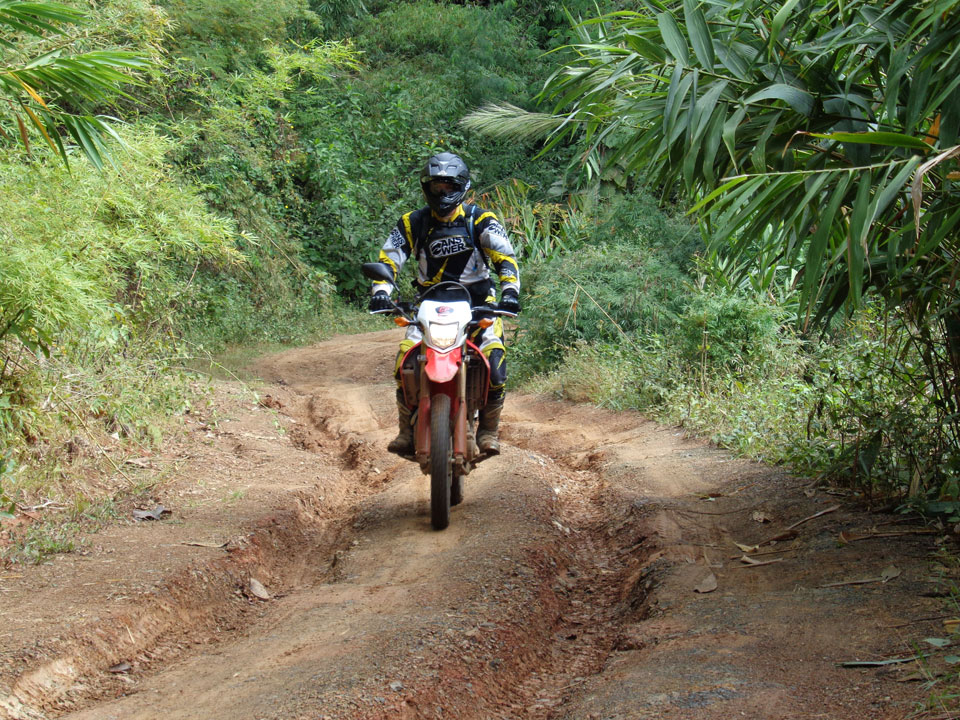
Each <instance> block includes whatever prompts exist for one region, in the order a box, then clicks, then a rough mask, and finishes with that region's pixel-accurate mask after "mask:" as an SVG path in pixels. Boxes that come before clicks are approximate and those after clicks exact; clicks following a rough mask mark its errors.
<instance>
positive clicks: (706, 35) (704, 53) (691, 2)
mask: <svg viewBox="0 0 960 720" xmlns="http://www.w3.org/2000/svg"><path fill="white" fill-rule="evenodd" d="M683 17H684V21H685V22H686V26H687V32H688V33H689V34H690V42H691V44H692V45H693V52H694V54H696V56H697V60H699V61H700V64H701V65H702V66H703V67H704V68H705V69H706V70H709V71H710V72H713V65H714V53H713V39H712V38H711V37H710V30H709V28H708V27H707V20H706V18H704V16H703V11H702V10H701V9H700V8H699V7H697V6H696V4H695V0H683Z"/></svg>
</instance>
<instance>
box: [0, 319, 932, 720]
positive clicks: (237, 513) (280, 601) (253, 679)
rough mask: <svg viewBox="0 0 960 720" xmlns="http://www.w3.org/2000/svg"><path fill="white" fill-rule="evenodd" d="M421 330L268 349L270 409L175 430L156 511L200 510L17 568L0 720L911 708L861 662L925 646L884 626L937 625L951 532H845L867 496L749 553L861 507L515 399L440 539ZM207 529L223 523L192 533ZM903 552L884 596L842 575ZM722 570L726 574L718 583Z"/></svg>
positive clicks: (866, 519)
mask: <svg viewBox="0 0 960 720" xmlns="http://www.w3.org/2000/svg"><path fill="white" fill-rule="evenodd" d="M396 341H397V333H396V332H395V331H388V332H384V333H374V334H370V335H364V336H357V337H352V338H341V339H337V340H334V341H331V342H328V343H323V344H321V345H318V346H316V347H313V348H306V349H301V350H297V351H290V352H286V353H282V354H280V355H277V356H273V357H270V358H266V359H264V360H263V361H262V362H261V363H260V365H259V368H258V370H259V372H260V374H261V376H262V377H263V378H264V380H265V382H266V383H267V385H266V386H265V387H264V388H263V389H262V390H261V399H260V402H259V404H254V405H253V406H251V405H250V404H249V402H247V401H246V400H244V401H234V402H233V403H232V404H230V403H227V404H226V405H225V407H224V408H223V409H222V411H221V414H222V415H224V419H222V420H221V421H220V422H218V423H211V422H209V421H207V420H205V419H202V418H201V419H199V420H197V421H196V428H195V438H194V439H193V440H192V441H191V442H192V444H189V443H188V445H187V446H186V447H185V448H183V447H181V448H178V449H174V448H171V450H170V452H171V453H173V452H174V451H177V452H180V453H181V455H182V456H183V457H184V458H187V459H185V460H184V461H183V463H184V472H183V473H182V474H181V475H180V476H179V477H178V478H176V479H175V480H174V481H172V482H171V483H170V484H168V485H166V486H164V487H163V488H162V489H161V490H160V491H159V494H158V497H157V500H162V501H164V503H165V504H166V505H167V506H169V507H173V508H175V509H176V521H175V522H162V523H156V524H153V525H151V526H149V527H146V526H144V525H142V524H140V525H134V524H131V525H128V526H123V527H117V528H114V529H113V530H111V531H108V532H105V533H103V535H104V537H102V538H100V544H98V545H97V546H96V547H95V549H94V551H93V552H91V553H89V555H88V556H81V557H68V558H62V559H58V561H57V562H55V563H54V564H53V566H52V567H46V568H44V567H41V568H39V569H37V570H36V571H34V572H32V573H26V577H25V578H24V579H23V580H22V582H21V584H20V585H19V586H17V585H14V586H10V587H8V586H7V585H0V590H2V591H3V592H2V593H0V617H4V616H8V615H9V616H12V615H13V614H15V613H16V612H17V610H18V608H19V609H21V610H24V611H25V610H26V609H27V608H28V605H27V603H28V602H30V601H33V602H34V603H35V606H29V612H22V616H23V617H22V621H23V623H24V625H23V627H20V628H15V630H14V631H13V632H12V633H10V635H11V637H12V640H13V643H12V644H11V646H10V647H9V648H7V649H5V650H4V651H3V652H2V653H0V718H10V719H13V718H16V719H17V720H22V719H24V718H29V719H30V720H36V719H38V718H53V717H62V716H66V717H71V718H76V719H78V720H79V719H87V718H89V719H94V718H95V719H96V720H108V719H109V718H124V720H126V719H128V718H131V719H137V718H156V717H161V716H162V717H165V718H171V719H173V720H176V719H177V718H184V719H187V718H191V719H197V720H204V719H206V718H221V717H231V718H235V719H236V720H243V719H246V718H251V719H256V720H260V719H263V718H272V719H273V718H275V719H277V720H280V719H284V720H287V719H300V718H304V719H306V718H310V719H311V720H319V719H320V718H451V717H455V718H477V719H480V718H484V719H486V718H577V719H578V720H579V719H581V718H584V719H585V718H673V717H675V718H685V719H686V718H690V719H696V718H728V717H731V716H739V717H754V718H788V717H817V716H820V717H831V718H845V717H850V718H859V717H871V718H872V717H878V718H880V717H890V718H894V717H904V716H905V714H906V713H907V712H908V711H909V710H910V709H911V708H912V704H911V703H912V702H913V701H914V700H915V699H916V698H915V695H916V693H915V690H914V686H911V685H909V684H905V683H898V682H895V679H897V677H898V675H897V673H898V672H899V670H898V669H896V668H893V669H882V670H881V671H876V670H874V671H853V672H850V671H844V672H843V673H838V672H837V671H836V661H838V660H843V659H849V658H850V656H852V655H864V656H869V657H882V656H883V655H884V654H885V653H886V654H889V653H896V652H901V651H903V649H904V648H905V647H909V646H910V645H909V643H910V639H909V638H908V637H905V636H904V635H900V634H891V633H889V632H884V630H883V628H882V626H884V625H896V624H898V623H899V622H902V621H904V620H910V619H911V618H914V617H918V616H921V615H923V614H924V613H925V614H926V615H930V616H936V613H937V611H938V610H939V609H940V601H939V600H938V598H937V597H936V596H937V594H938V592H939V590H940V586H938V585H931V584H930V582H929V574H930V573H929V568H928V560H927V555H928V553H929V552H930V551H931V550H932V549H933V547H932V543H933V542H934V541H935V538H933V537H932V536H930V535H919V534H918V535H905V536H903V537H902V538H899V539H897V540H896V541H895V545H894V544H893V543H888V544H887V545H886V546H884V545H882V544H880V543H879V542H877V541H867V542H859V543H854V544H850V545H846V546H841V545H838V543H837V540H836V538H837V536H838V534H839V531H840V530H842V529H847V530H849V529H850V528H864V527H869V526H870V525H871V524H876V523H877V522H878V518H877V517H875V516H869V515H863V514H861V513H858V512H857V511H856V510H854V509H847V508H846V507H842V508H841V509H839V510H835V511H831V512H830V513H828V514H824V515H823V516H822V517H819V518H817V519H816V520H814V521H810V522H807V523H806V524H803V525H802V526H800V527H798V528H797V530H796V531H795V532H792V533H791V534H787V535H784V538H783V539H782V540H778V541H775V542H773V543H771V544H769V545H767V546H766V547H768V548H771V549H776V550H782V553H778V554H777V556H776V557H777V558H778V562H777V563H776V564H771V565H769V566H762V567H757V568H753V569H749V568H747V569H745V568H743V566H742V564H741V563H740V561H739V560H738V559H737V545H736V544H735V543H738V542H739V543H740V544H744V543H747V544H748V545H749V544H754V543H757V542H759V541H762V540H763V539H764V538H770V537H774V536H776V535H777V533H778V532H780V531H782V530H783V528H785V527H788V526H789V525H790V524H792V523H794V522H796V521H797V520H800V519H803V518H804V517H807V516H809V515H811V514H814V513H816V512H818V511H821V510H824V509H828V508H829V507H832V505H834V504H836V498H835V497H831V496H827V495H824V494H823V493H819V492H815V491H811V490H810V488H809V486H808V483H805V482H799V481H795V480H792V479H790V478H789V477H787V476H786V475H784V474H783V473H782V472H780V471H778V470H776V469H770V468H765V467H763V466H760V465H755V464H751V463H747V462H743V461H738V460H733V459H731V458H730V457H729V456H727V455H726V454H725V453H723V452H721V451H719V450H716V449H715V448H713V447H710V446H709V445H708V444H707V443H705V442H703V441H701V440H696V439H692V438H688V437H686V436H685V435H684V434H683V433H682V432H680V431H678V430H676V429H673V428H664V427H660V426H657V425H656V424H654V423H651V422H649V421H647V420H645V419H643V418H642V417H640V416H637V415H634V414H629V413H626V414H616V413H610V412H607V411H603V410H600V409H597V408H589V407H584V406H576V405H570V404H566V403H558V402H554V401H551V400H549V399H546V398H537V397H530V396H521V395H517V394H511V395H510V396H509V398H508V405H507V409H506V412H505V422H504V431H503V437H504V446H505V448H504V452H503V454H502V455H501V456H500V457H498V458H494V459H491V460H489V461H486V462H484V463H483V464H481V465H480V466H478V468H477V469H476V470H475V471H474V472H473V473H472V474H471V475H470V476H469V477H468V478H467V483H466V500H465V502H464V503H463V505H461V506H459V507H458V508H456V509H455V510H454V513H453V518H452V523H451V527H450V528H449V529H448V530H446V531H443V532H441V533H436V532H433V531H432V530H431V529H430V528H429V521H428V512H427V509H426V508H427V499H428V498H427V496H428V483H427V480H426V478H424V477H423V476H422V475H421V474H420V472H419V469H418V468H416V467H415V466H413V465H412V464H411V463H409V462H407V461H403V460H401V459H399V458H395V457H393V456H390V455H389V454H387V453H386V452H385V451H384V446H385V444H386V440H387V439H389V437H390V436H391V435H392V428H393V427H394V425H393V423H394V422H395V420H394V416H393V409H392V391H391V387H390V381H389V373H390V366H391V362H392V356H393V353H394V350H395V343H396ZM361 357H362V358H369V359H370V360H371V362H370V363H362V364H361V363H357V361H356V359H357V358H361ZM227 415H229V416H230V417H226V416H227ZM198 443H199V444H198ZM158 462H159V459H158ZM195 498H199V499H195ZM841 504H842V503H841ZM757 513H759V517H762V518H765V519H767V520H769V521H770V522H767V523H761V522H758V521H757V520H756V517H758V515H757ZM886 519H887V518H884V519H881V520H879V521H881V522H882V521H885V520H886ZM197 537H216V538H217V539H218V540H219V539H221V538H226V540H225V544H224V545H223V546H222V547H219V546H217V545H218V543H209V544H207V543H203V545H204V548H203V549H202V550H197V548H196V543H193V544H192V546H191V547H190V548H187V549H185V548H184V547H183V546H184V545H189V544H190V543H189V540H191V539H194V538H197ZM207 545H209V547H208V546H207ZM149 548H153V551H152V554H151V552H148V549H149ZM121 550H122V553H123V562H122V563H117V562H116V561H115V558H117V557H118V555H119V553H120V551H121ZM191 553H193V554H191ZM196 553H201V556H200V557H197V554H196ZM764 557H768V556H764ZM771 557H772V556H771ZM891 562H895V563H896V564H897V567H898V570H899V571H900V575H899V576H898V578H897V580H895V581H892V582H891V583H890V584H889V585H884V586H883V587H879V586H878V587H871V586H861V587H833V588H827V589H824V588H821V587H820V586H821V585H825V584H828V581H830V580H836V579H837V578H842V577H848V576H849V575H850V574H851V573H854V572H856V571H859V570H864V569H867V568H870V569H877V568H880V567H883V566H884V565H885V564H886V565H889V564H890V563H891ZM144 568H146V570H144ZM154 571H156V573H157V574H158V575H159V576H160V577H156V575H154V576H153V577H152V578H151V579H150V581H149V582H148V581H144V580H143V578H142V574H143V572H148V573H152V572H154ZM138 573H140V576H139V577H138V576H137V574H138ZM708 576H712V577H713V580H714V581H715V586H716V589H715V590H707V591H706V592H695V589H697V588H700V589H703V588H705V587H708V586H709V583H707V584H704V583H705V580H706V579H707V578H708ZM251 579H255V580H257V581H258V583H259V584H260V589H262V590H265V591H266V597H267V598H268V599H264V598H263V597H258V594H260V593H259V592H258V588H257V586H255V585H253V584H251ZM110 583H116V585H115V586H111V585H110ZM84 588H90V590H89V591H88V594H89V597H87V598H83V597H79V596H82V595H83V593H84ZM111 588H113V589H112V590H111ZM71 589H72V590H73V592H72V593H71V592H70V591H71ZM119 589H122V590H123V592H122V593H119V594H118V590H119ZM108 590H110V591H109V592H108ZM941 594H942V593H941ZM18 603H19V605H18ZM57 618H63V621H59V622H58V620H57ZM74 618H76V620H74ZM68 620H69V621H68ZM24 628H26V629H24ZM38 629H39V631H38ZM27 630H29V632H28V631H27ZM935 631H936V627H935V626H927V627H924V626H923V625H918V626H917V627H916V628H911V632H917V633H922V632H935ZM798 641H799V642H798ZM111 668H113V672H111V671H110V669H111ZM118 668H120V669H118Z"/></svg>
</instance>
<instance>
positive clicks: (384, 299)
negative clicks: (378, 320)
mask: <svg viewBox="0 0 960 720" xmlns="http://www.w3.org/2000/svg"><path fill="white" fill-rule="evenodd" d="M367 309H368V310H370V312H372V313H381V312H386V311H387V310H393V301H392V300H391V299H390V296H389V295H387V293H382V292H378V293H377V294H376V295H374V296H373V297H372V298H370V305H369V306H368V307H367Z"/></svg>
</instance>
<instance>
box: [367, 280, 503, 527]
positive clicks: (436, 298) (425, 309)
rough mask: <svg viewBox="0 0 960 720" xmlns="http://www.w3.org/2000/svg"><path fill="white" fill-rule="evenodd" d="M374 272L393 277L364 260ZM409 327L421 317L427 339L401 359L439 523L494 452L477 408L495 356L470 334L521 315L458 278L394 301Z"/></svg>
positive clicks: (418, 454)
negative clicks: (474, 294) (476, 298)
mask: <svg viewBox="0 0 960 720" xmlns="http://www.w3.org/2000/svg"><path fill="white" fill-rule="evenodd" d="M362 269H363V274H364V275H365V276H366V277H367V278H369V279H371V280H378V281H379V280H385V281H386V282H389V283H393V281H394V278H393V271H392V270H391V268H390V267H389V266H388V265H385V264H384V263H364V264H363V266H362ZM378 312H379V313H391V314H395V315H397V317H395V318H394V322H395V323H396V324H397V325H399V326H401V327H408V326H410V325H416V326H417V327H419V328H420V331H421V333H422V334H423V340H422V341H421V342H420V343H418V344H417V345H414V346H413V347H412V348H411V349H410V350H409V351H407V353H406V354H405V355H404V357H403V359H402V361H401V362H400V370H399V373H400V385H401V388H402V390H403V397H404V401H405V402H406V404H407V405H408V406H409V407H412V408H414V409H415V410H414V420H413V424H414V454H413V455H412V456H409V457H410V459H412V460H415V461H416V462H417V463H419V465H420V469H421V470H422V471H423V473H424V474H425V475H429V476H430V522H431V524H432V525H433V527H434V529H436V530H443V529H444V528H446V527H447V526H448V525H449V524H450V508H451V506H453V505H458V504H459V503H461V502H462V501H463V478H464V476H465V475H467V474H468V473H469V472H470V471H471V470H472V469H473V468H474V467H475V466H476V464H477V463H478V462H480V461H481V460H483V459H485V458H486V457H488V456H487V455H485V454H482V453H481V452H480V450H479V448H478V447H477V445H476V442H475V440H474V438H475V437H476V423H477V413H478V412H479V410H480V409H481V408H482V407H483V406H484V405H486V403H487V392H488V390H489V389H490V364H489V362H488V361H487V358H486V357H485V356H484V355H483V353H481V352H480V349H479V348H478V347H477V346H476V345H475V344H474V343H473V342H472V341H471V340H470V335H471V334H472V333H473V332H474V331H475V330H478V329H485V328H488V327H490V326H491V325H492V324H493V323H494V320H495V317H496V316H497V315H503V316H506V317H516V315H515V314H514V313H510V312H506V311H503V310H500V309H499V308H498V307H497V306H496V305H484V306H480V307H473V304H472V302H471V299H470V291H469V290H467V288H465V287H464V286H463V285H461V284H460V283H457V282H441V283H437V284H436V285H432V286H430V287H429V288H427V289H426V290H424V291H423V292H422V293H420V295H419V296H418V297H417V298H416V300H415V301H414V302H413V303H405V302H400V303H394V307H393V309H391V310H382V311H378Z"/></svg>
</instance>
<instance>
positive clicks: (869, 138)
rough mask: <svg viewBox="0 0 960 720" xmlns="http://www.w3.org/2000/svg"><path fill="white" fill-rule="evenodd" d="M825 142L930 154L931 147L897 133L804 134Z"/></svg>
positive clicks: (910, 136) (919, 140) (911, 137)
mask: <svg viewBox="0 0 960 720" xmlns="http://www.w3.org/2000/svg"><path fill="white" fill-rule="evenodd" d="M802 134H806V135H811V136H812V137H817V138H822V139H824V140H835V141H836V142H844V143H862V144H865V145H886V146H888V147H902V148H911V149H914V150H923V151H924V152H929V151H930V150H931V147H930V146H929V145H928V144H927V143H925V142H924V141H923V140H921V139H920V138H916V137H913V136H912V135H905V134H904V133H895V132H856V133H854V132H831V133H802Z"/></svg>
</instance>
